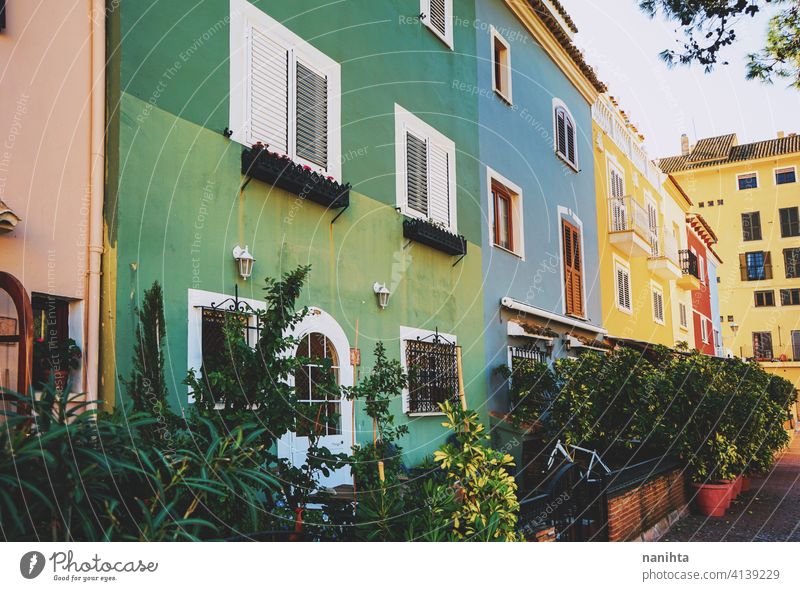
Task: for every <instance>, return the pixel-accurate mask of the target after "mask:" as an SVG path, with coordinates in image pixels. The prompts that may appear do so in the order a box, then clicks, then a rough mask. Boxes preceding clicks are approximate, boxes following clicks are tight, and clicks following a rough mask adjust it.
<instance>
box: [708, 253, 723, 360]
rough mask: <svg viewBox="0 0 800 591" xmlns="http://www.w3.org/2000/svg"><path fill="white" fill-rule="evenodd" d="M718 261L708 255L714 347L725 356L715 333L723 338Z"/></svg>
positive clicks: (720, 354) (719, 354) (718, 353)
mask: <svg viewBox="0 0 800 591" xmlns="http://www.w3.org/2000/svg"><path fill="white" fill-rule="evenodd" d="M709 255H710V253H709ZM717 273H718V269H717V262H716V261H715V260H714V259H713V256H709V257H708V295H709V297H710V298H711V323H712V324H713V325H714V331H715V332H714V336H713V338H714V339H715V340H714V347H715V349H716V354H717V356H720V357H722V356H724V355H725V347H724V346H723V345H722V343H721V342H720V343H719V344H718V343H717V341H716V336H715V335H720V339H721V338H722V337H721V335H722V322H720V319H719V284H718V283H717Z"/></svg>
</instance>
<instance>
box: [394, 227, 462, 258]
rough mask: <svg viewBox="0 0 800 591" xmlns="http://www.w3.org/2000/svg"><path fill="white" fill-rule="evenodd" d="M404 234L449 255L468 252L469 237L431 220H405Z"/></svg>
mask: <svg viewBox="0 0 800 591" xmlns="http://www.w3.org/2000/svg"><path fill="white" fill-rule="evenodd" d="M403 236H404V237H406V238H408V239H409V240H413V241H415V242H419V243H420V244H425V245H426V246H430V247H431V248H435V249H436V250H441V251H442V252H444V253H447V254H449V255H453V256H455V255H460V256H464V255H465V254H467V239H466V238H464V237H463V236H459V235H456V234H453V233H452V232H450V231H448V230H446V229H445V228H442V227H441V226H438V225H436V224H434V223H433V222H429V221H427V220H421V219H416V218H406V219H404V220H403Z"/></svg>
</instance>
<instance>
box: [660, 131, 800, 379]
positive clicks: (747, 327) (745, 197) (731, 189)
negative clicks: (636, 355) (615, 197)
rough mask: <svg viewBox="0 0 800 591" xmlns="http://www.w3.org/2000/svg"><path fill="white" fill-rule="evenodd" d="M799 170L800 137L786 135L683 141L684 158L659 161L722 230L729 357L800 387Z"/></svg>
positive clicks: (722, 295)
mask: <svg viewBox="0 0 800 591" xmlns="http://www.w3.org/2000/svg"><path fill="white" fill-rule="evenodd" d="M798 164H800V137H798V136H796V135H789V136H784V135H783V134H782V133H780V134H778V137H777V138H775V139H771V140H765V141H759V142H755V143H750V144H743V145H739V143H738V141H737V137H736V135H735V134H729V135H724V136H719V137H714V138H706V139H701V140H699V141H698V142H697V143H696V144H695V145H694V146H690V145H689V142H688V139H687V138H686V136H684V137H683V138H682V154H680V155H678V156H673V157H670V158H664V159H662V160H661V161H660V162H659V165H660V167H661V169H662V170H663V171H664V172H666V173H668V174H670V175H672V177H673V178H674V179H675V180H676V182H677V183H678V184H679V185H680V186H681V188H682V189H683V190H684V191H685V192H686V193H688V195H689V196H690V197H691V198H692V200H693V201H694V202H695V205H694V211H696V212H699V213H702V215H703V217H704V218H705V219H706V220H708V221H709V223H710V224H711V225H712V226H713V227H714V228H717V229H718V232H717V235H718V239H719V241H718V244H717V252H718V253H719V255H720V257H721V258H722V260H723V261H724V263H723V264H722V265H721V267H720V269H719V300H720V317H721V324H722V337H723V344H724V347H725V349H726V351H727V352H728V353H729V354H733V355H736V356H739V357H743V358H756V359H758V360H759V362H760V363H762V365H763V366H764V367H765V369H767V370H768V371H771V372H773V373H776V374H778V375H781V376H782V377H785V378H787V379H790V380H791V381H793V382H794V383H795V384H796V385H798V386H800V219H799V217H800V214H799V213H798V208H799V207H800V182H799V181H800V179H798V177H797V175H798V172H797V168H798Z"/></svg>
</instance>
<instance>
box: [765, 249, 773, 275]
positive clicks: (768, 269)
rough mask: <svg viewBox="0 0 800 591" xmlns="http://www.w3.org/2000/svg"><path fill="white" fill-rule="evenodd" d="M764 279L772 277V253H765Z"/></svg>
mask: <svg viewBox="0 0 800 591" xmlns="http://www.w3.org/2000/svg"><path fill="white" fill-rule="evenodd" d="M764 279H772V253H771V252H769V251H767V252H765V253H764Z"/></svg>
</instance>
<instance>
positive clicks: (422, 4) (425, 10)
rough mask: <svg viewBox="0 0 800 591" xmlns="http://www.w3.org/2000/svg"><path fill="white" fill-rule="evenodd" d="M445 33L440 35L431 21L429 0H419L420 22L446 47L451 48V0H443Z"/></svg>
mask: <svg viewBox="0 0 800 591" xmlns="http://www.w3.org/2000/svg"><path fill="white" fill-rule="evenodd" d="M444 8H445V18H444V23H445V34H444V35H442V34H441V33H440V32H439V31H438V30H437V29H436V27H434V26H433V24H432V23H431V19H430V16H431V3H430V0H419V13H420V15H422V19H421V21H422V24H424V25H425V26H426V27H428V29H430V30H431V32H432V33H433V34H434V35H436V37H437V38H438V39H439V40H441V41H442V43H444V44H445V45H447V47H449V48H450V49H453V0H445V6H444Z"/></svg>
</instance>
